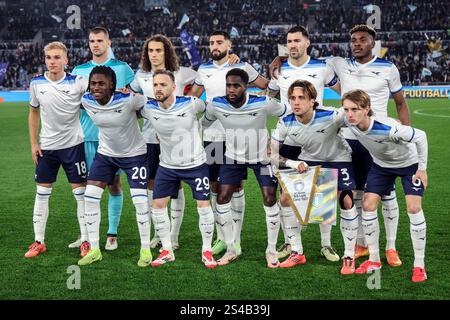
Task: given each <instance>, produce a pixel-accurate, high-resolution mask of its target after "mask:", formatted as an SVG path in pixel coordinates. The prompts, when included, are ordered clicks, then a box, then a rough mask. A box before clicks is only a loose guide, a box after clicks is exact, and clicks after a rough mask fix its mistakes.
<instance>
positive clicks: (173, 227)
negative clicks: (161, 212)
mask: <svg viewBox="0 0 450 320" xmlns="http://www.w3.org/2000/svg"><path fill="white" fill-rule="evenodd" d="M184 207H185V199H184V191H183V189H178V198H177V199H172V200H171V202H170V237H171V239H172V244H178V236H179V234H180V228H181V223H182V222H183V217H184Z"/></svg>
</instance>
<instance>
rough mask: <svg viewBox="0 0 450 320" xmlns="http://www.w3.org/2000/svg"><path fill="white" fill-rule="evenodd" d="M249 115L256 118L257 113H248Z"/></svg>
mask: <svg viewBox="0 0 450 320" xmlns="http://www.w3.org/2000/svg"><path fill="white" fill-rule="evenodd" d="M249 115H250V116H252V117H256V116H257V115H258V112H252V113H249Z"/></svg>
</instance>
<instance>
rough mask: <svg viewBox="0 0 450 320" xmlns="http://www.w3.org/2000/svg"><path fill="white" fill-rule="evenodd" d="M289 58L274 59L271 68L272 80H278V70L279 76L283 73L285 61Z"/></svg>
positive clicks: (279, 57)
mask: <svg viewBox="0 0 450 320" xmlns="http://www.w3.org/2000/svg"><path fill="white" fill-rule="evenodd" d="M287 58H288V57H287V56H278V57H275V59H273V61H272V63H271V64H270V66H269V74H270V77H271V78H272V79H278V75H277V74H276V72H275V71H276V70H278V74H280V72H281V65H282V64H283V62H284V61H286V60H287Z"/></svg>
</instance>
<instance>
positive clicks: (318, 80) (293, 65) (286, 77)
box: [268, 26, 339, 261]
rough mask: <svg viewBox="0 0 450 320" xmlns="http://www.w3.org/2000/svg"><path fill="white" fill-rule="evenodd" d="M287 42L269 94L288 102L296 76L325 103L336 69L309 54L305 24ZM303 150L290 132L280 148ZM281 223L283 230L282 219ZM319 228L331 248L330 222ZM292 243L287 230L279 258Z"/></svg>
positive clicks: (291, 152)
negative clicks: (309, 86) (325, 95)
mask: <svg viewBox="0 0 450 320" xmlns="http://www.w3.org/2000/svg"><path fill="white" fill-rule="evenodd" d="M286 46H287V50H288V57H287V60H285V61H284V62H282V63H281V68H280V69H279V72H276V74H275V77H274V78H272V79H271V80H270V83H269V87H268V89H269V95H270V96H276V95H277V94H278V93H279V94H280V98H281V102H284V103H286V104H288V105H289V98H288V89H289V87H290V86H291V84H292V83H293V82H294V81H296V80H307V81H309V82H311V83H312V84H313V85H314V87H315V89H316V92H317V99H316V101H317V102H318V103H319V105H322V104H323V92H324V87H325V85H327V86H329V87H331V88H332V89H333V90H335V91H337V92H339V82H338V81H337V77H336V75H335V74H334V71H333V69H332V68H331V67H330V66H329V65H328V64H327V63H326V61H325V60H316V59H314V58H312V57H311V56H309V55H308V52H307V50H308V48H309V46H310V40H309V33H308V30H306V29H305V28H304V27H302V26H295V27H293V28H291V29H290V30H289V31H288V32H287V35H286ZM300 152H301V147H299V146H298V145H297V144H296V143H294V142H293V141H292V140H291V137H289V136H288V137H287V138H286V140H285V141H284V142H283V145H282V148H281V150H280V154H281V156H283V157H285V158H290V159H296V158H297V157H298V155H299V154H300ZM281 226H282V228H283V231H284V224H283V220H282V221H281ZM319 228H320V234H321V240H322V241H321V242H322V246H324V247H329V248H331V243H329V240H328V239H329V238H330V234H331V225H328V224H321V225H320V226H319ZM290 247H291V246H290V244H289V239H288V237H287V235H286V233H285V232H284V244H283V245H282V246H280V247H279V248H278V254H279V258H280V259H281V258H284V257H286V256H288V255H289V254H290V252H291V250H290ZM323 252H324V254H325V257H326V258H327V259H328V260H330V261H336V258H339V257H338V256H337V255H336V254H331V253H332V252H331V251H328V250H325V251H323Z"/></svg>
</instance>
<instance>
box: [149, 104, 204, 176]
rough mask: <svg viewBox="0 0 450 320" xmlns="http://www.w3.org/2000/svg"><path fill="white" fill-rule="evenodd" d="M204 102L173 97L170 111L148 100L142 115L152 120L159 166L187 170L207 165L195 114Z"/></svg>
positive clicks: (201, 110) (200, 109) (202, 109)
mask: <svg viewBox="0 0 450 320" xmlns="http://www.w3.org/2000/svg"><path fill="white" fill-rule="evenodd" d="M205 108H206V107H205V103H204V102H203V101H202V100H200V99H197V98H194V97H175V101H174V103H173V104H172V105H171V106H170V108H168V109H165V108H163V107H161V106H160V104H159V103H158V101H156V100H154V99H150V100H149V101H148V102H147V104H146V106H145V108H144V109H142V111H141V114H142V116H143V117H144V118H146V119H148V120H150V121H151V124H152V126H153V127H154V128H155V130H156V133H157V135H158V139H159V142H160V146H161V154H160V155H159V160H160V165H161V166H163V167H166V168H170V169H190V168H194V167H197V166H200V165H202V164H203V163H205V162H206V153H205V150H204V149H203V144H202V139H201V135H200V129H201V126H200V122H199V120H198V119H197V113H199V112H205Z"/></svg>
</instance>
